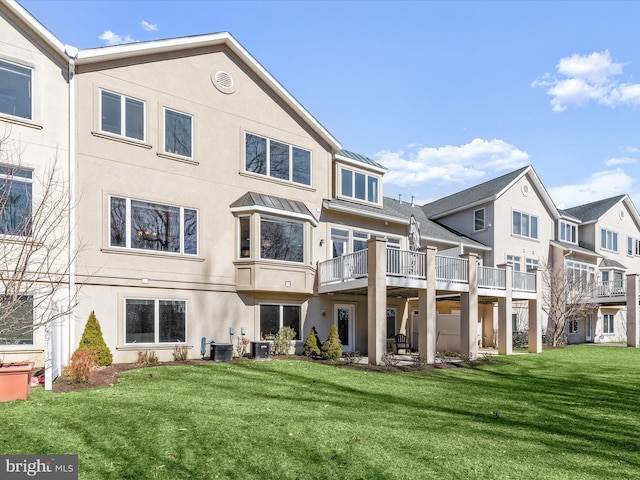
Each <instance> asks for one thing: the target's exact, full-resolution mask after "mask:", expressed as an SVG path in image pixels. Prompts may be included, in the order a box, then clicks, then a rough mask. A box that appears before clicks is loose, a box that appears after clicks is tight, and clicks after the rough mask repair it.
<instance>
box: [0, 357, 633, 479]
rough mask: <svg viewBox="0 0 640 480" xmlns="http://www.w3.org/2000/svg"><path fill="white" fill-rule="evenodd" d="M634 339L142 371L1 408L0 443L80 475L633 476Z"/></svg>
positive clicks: (6, 450) (7, 449)
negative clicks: (407, 359) (413, 361)
mask: <svg viewBox="0 0 640 480" xmlns="http://www.w3.org/2000/svg"><path fill="white" fill-rule="evenodd" d="M639 382H640V350H635V349H630V348H616V347H596V346H574V347H570V348H566V349H560V350H550V351H545V352H544V353H542V354H539V355H514V356H511V357H508V358H505V357H501V358H499V359H496V360H495V361H493V362H491V363H488V364H485V365H482V366H479V367H475V368H452V369H447V370H444V369H436V370H429V371H424V372H408V373H380V372H372V371H368V372H367V371H360V370H354V369H350V368H344V367H333V366H327V365H322V364H317V363H314V362H304V361H297V360H271V361H263V362H252V361H246V362H238V363H222V364H213V363H211V364H202V365H192V366H175V367H154V368H146V369H139V370H132V371H129V372H126V373H124V374H123V375H122V377H121V381H120V383H119V384H117V385H116V386H115V387H113V388H100V389H95V390H91V391H85V392H73V393H57V394H52V393H48V392H45V391H43V390H41V389H38V390H35V391H34V392H33V393H32V395H31V396H30V398H29V400H28V401H26V402H12V403H4V404H0V425H1V426H0V452H2V453H23V454H24V453H77V454H78V455H79V462H80V466H79V470H80V478H81V479H102V478H113V479H125V478H131V479H146V478H162V479H191V478H203V479H210V478H232V479H233V478H236V479H250V478H259V479H274V480H280V479H289V478H290V479H294V478H300V479H329V478H331V479H333V478H335V479H392V478H398V479H406V478H416V479H432V478H433V479H456V480H459V479H493V478H495V479H550V478H570V479H599V480H602V479H607V478H611V479H620V478H639V477H640V401H639V400H640V398H639V396H640V395H639V394H640V388H639V386H638V383H639Z"/></svg>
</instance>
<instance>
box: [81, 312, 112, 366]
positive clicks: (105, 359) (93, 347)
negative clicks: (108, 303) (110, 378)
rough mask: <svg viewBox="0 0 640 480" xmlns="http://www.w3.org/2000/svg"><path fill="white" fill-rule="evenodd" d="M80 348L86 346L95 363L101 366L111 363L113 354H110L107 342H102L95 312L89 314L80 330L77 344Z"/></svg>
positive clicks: (102, 338)
mask: <svg viewBox="0 0 640 480" xmlns="http://www.w3.org/2000/svg"><path fill="white" fill-rule="evenodd" d="M81 348H87V349H88V350H89V351H90V352H91V355H93V358H94V359H95V360H96V364H97V365H99V366H101V367H104V366H107V365H111V363H113V355H111V350H109V347H107V344H106V343H105V342H104V337H103V336H102V329H101V328H100V323H98V319H97V318H96V314H95V312H93V311H92V312H91V315H89V320H87V324H86V325H85V326H84V332H82V338H81V339H80V345H78V349H81Z"/></svg>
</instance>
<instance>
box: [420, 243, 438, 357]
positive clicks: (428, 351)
mask: <svg viewBox="0 0 640 480" xmlns="http://www.w3.org/2000/svg"><path fill="white" fill-rule="evenodd" d="M420 251H421V252H423V253H425V260H424V261H425V265H424V271H425V274H426V276H427V289H426V290H420V292H419V293H418V310H419V312H420V314H419V316H418V322H419V323H418V353H419V354H420V355H421V356H423V357H425V358H426V360H427V363H429V364H432V363H435V361H436V349H437V345H436V337H437V333H436V315H437V313H436V251H437V249H436V247H425V248H421V249H420Z"/></svg>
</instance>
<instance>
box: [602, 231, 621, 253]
mask: <svg viewBox="0 0 640 480" xmlns="http://www.w3.org/2000/svg"><path fill="white" fill-rule="evenodd" d="M600 248H602V249H603V250H609V251H610V252H618V232H614V231H613V230H609V229H607V228H600Z"/></svg>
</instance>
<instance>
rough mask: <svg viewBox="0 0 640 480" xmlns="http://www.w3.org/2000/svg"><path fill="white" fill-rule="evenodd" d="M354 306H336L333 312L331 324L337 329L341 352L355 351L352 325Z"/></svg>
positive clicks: (353, 322)
mask: <svg viewBox="0 0 640 480" xmlns="http://www.w3.org/2000/svg"><path fill="white" fill-rule="evenodd" d="M354 312H355V305H351V304H336V305H335V307H334V310H333V322H334V323H335V324H336V327H338V336H339V337H340V341H341V342H342V351H343V352H353V351H355V340H354V331H353V330H354V324H355V321H354V320H355V315H354Z"/></svg>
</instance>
